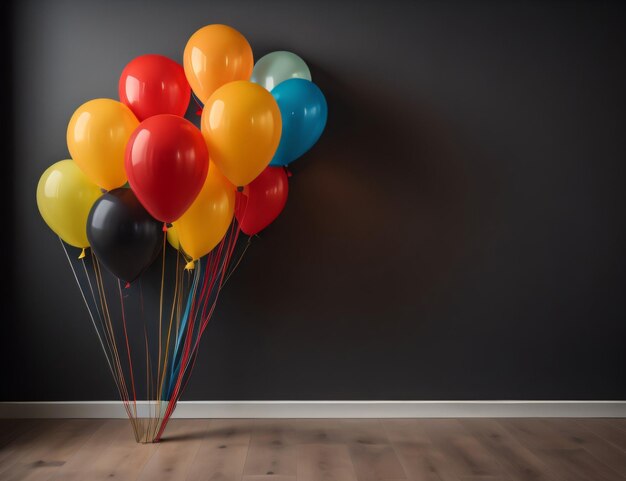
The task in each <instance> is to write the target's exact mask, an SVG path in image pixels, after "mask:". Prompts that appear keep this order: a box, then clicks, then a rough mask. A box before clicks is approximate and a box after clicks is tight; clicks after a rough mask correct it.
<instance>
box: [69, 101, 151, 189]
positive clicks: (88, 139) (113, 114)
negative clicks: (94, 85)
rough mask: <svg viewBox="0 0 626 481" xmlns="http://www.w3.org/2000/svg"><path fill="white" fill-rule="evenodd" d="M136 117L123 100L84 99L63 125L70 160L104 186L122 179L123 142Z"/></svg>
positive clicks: (111, 185)
mask: <svg viewBox="0 0 626 481" xmlns="http://www.w3.org/2000/svg"><path fill="white" fill-rule="evenodd" d="M138 125H139V121H138V120H137V118H136V117H135V115H134V114H133V113H132V112H131V110H130V109H129V108H128V107H127V106H126V105H124V104H123V103H120V102H117V101H116V100H111V99H95V100H90V101H89V102H86V103H84V104H83V105H81V106H80V107H78V109H76V111H75V112H74V115H72V118H71V119H70V123H69V125H68V126H67V147H68V149H69V151H70V154H71V156H72V158H73V159H74V162H76V165H77V166H78V167H80V169H81V170H82V171H83V172H84V173H85V175H86V176H87V177H88V178H89V180H91V181H92V182H93V183H94V184H96V185H99V186H100V187H103V188H104V189H106V190H112V189H115V188H116V187H121V186H123V185H124V184H125V183H126V180H127V179H126V171H125V170H124V155H125V152H126V144H127V143H128V139H129V138H130V136H131V134H132V133H133V131H134V130H135V129H136V128H137V126H138Z"/></svg>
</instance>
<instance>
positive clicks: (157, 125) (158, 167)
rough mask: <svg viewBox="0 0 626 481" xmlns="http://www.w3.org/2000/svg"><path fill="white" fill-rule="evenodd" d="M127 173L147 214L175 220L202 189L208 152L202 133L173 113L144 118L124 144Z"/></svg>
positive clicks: (206, 170) (207, 166) (129, 181)
mask: <svg viewBox="0 0 626 481" xmlns="http://www.w3.org/2000/svg"><path fill="white" fill-rule="evenodd" d="M125 167H126V175H127V176H128V183H129V184H130V187H131V189H133V192H135V194H136V195H137V198H138V199H139V200H140V202H141V203H142V205H143V206H144V207H145V208H146V210H147V211H148V212H150V214H151V215H152V216H153V217H154V218H156V219H159V220H160V221H163V222H174V221H175V220H176V219H178V218H179V217H180V216H181V215H183V213H184V212H185V211H186V210H187V209H188V208H189V206H190V205H191V204H192V203H193V201H194V199H195V198H196V196H197V195H198V193H199V192H200V190H201V189H202V186H203V185H204V180H205V179H206V176H207V172H208V170H209V152H208V149H207V146H206V143H205V142H204V138H203V137H202V133H201V132H200V130H199V129H198V128H196V127H195V126H194V125H193V124H192V123H191V122H189V121H188V120H185V119H183V118H182V117H178V116H176V115H155V116H154V117H150V118H149V119H146V120H144V121H143V122H141V123H140V124H139V127H137V129H136V130H135V131H134V132H133V134H132V135H131V137H130V139H129V141H128V145H127V146H126V159H125Z"/></svg>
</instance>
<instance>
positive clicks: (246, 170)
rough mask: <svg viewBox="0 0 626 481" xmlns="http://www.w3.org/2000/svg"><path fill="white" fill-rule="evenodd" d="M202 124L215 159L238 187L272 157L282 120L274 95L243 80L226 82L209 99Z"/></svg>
mask: <svg viewBox="0 0 626 481" xmlns="http://www.w3.org/2000/svg"><path fill="white" fill-rule="evenodd" d="M201 124H202V134H203V135H204V138H205V139H206V142H207V145H208V147H209V152H210V155H211V160H212V161H213V162H215V164H216V165H217V166H218V168H219V169H220V171H221V172H222V173H223V174H224V175H225V176H226V177H227V178H228V180H230V181H231V182H232V183H233V184H234V185H235V186H244V185H247V184H249V183H250V182H252V181H253V180H254V179H255V178H256V176H258V175H259V174H260V173H261V172H262V171H263V169H264V168H265V167H267V165H268V164H269V162H270V160H271V159H272V157H273V155H274V152H276V148H277V147H278V143H279V142H280V133H281V125H282V121H281V118H280V111H279V110H278V105H277V104H276V101H275V100H274V97H272V94H270V93H269V92H268V91H267V90H265V89H264V88H263V87H261V86H259V85H257V84H254V83H252V82H247V81H239V82H231V83H229V84H226V85H224V86H223V87H221V88H219V89H218V90H216V91H215V93H214V94H213V95H212V96H211V97H210V98H209V99H208V100H207V102H206V104H205V106H204V111H203V112H202V120H201Z"/></svg>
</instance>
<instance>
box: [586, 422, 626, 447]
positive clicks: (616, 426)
mask: <svg viewBox="0 0 626 481" xmlns="http://www.w3.org/2000/svg"><path fill="white" fill-rule="evenodd" d="M623 421H626V420H623V419H578V420H576V421H574V422H575V423H576V424H578V425H579V426H582V427H583V428H584V429H586V430H587V431H589V432H591V433H594V434H595V435H596V436H599V437H601V438H602V439H604V440H605V441H607V442H609V443H611V444H612V445H614V446H616V447H618V448H619V449H621V450H622V451H624V452H626V429H624V428H626V422H623ZM623 427H624V428H623Z"/></svg>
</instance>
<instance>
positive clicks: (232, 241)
mask: <svg viewBox="0 0 626 481" xmlns="http://www.w3.org/2000/svg"><path fill="white" fill-rule="evenodd" d="M238 236H239V228H238V226H237V229H234V228H232V229H231V231H230V235H229V236H228V237H229V241H228V247H227V249H226V254H225V257H224V261H223V263H221V264H222V269H219V271H220V272H221V279H220V283H219V284H220V285H219V287H218V289H217V292H216V294H215V298H214V299H213V302H212V304H211V309H210V311H209V314H208V315H207V316H206V318H205V319H204V320H203V325H202V328H201V330H200V332H199V334H198V337H197V338H196V342H195V343H194V346H193V348H192V355H191V359H190V361H189V362H188V363H187V365H186V366H185V369H184V370H183V371H182V372H181V374H179V379H178V386H177V388H178V389H177V393H176V394H175V396H173V397H172V400H171V401H170V404H171V406H172V410H171V411H170V412H169V413H166V416H165V417H164V419H163V421H162V427H161V431H160V432H159V435H158V436H157V439H159V438H160V436H161V435H162V433H163V431H164V429H165V425H166V424H167V420H168V419H169V415H171V412H173V409H174V408H175V407H176V405H177V401H178V399H179V398H180V395H181V394H182V392H183V391H184V390H185V388H186V386H187V383H188V382H189V379H190V377H191V376H190V373H191V372H192V371H193V368H194V366H195V363H196V360H197V358H198V352H199V341H200V338H201V336H202V333H203V332H204V330H205V328H206V326H207V325H208V322H209V320H210V318H211V317H212V315H213V312H214V310H215V306H216V305H217V295H218V294H219V291H220V290H221V288H222V287H223V284H222V282H221V280H223V278H224V273H225V272H226V267H227V265H228V263H229V262H230V259H231V258H232V254H233V252H234V248H235V245H236V242H237V238H238ZM223 244H224V242H222V245H220V249H219V250H218V253H221V248H222V247H223ZM220 257H221V256H219V255H218V256H217V257H216V263H215V267H218V266H219V265H220V262H219V261H218V260H219V258H220ZM217 274H218V269H216V270H214V271H213V272H212V274H211V275H212V276H214V275H217ZM207 300H208V299H207ZM205 308H206V306H205ZM183 380H184V382H183V384H182V386H180V382H181V381H183ZM179 386H180V388H179Z"/></svg>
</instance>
